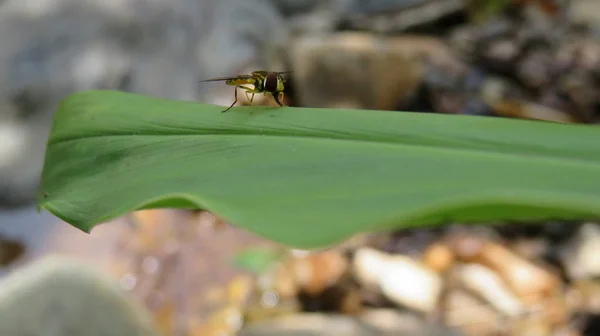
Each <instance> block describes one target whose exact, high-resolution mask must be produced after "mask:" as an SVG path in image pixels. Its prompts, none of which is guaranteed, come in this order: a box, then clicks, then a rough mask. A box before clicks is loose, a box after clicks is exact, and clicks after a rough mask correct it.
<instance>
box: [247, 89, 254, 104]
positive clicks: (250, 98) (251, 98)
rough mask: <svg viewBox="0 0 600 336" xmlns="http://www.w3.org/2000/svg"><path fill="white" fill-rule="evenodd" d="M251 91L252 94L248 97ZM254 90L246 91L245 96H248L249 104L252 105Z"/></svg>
mask: <svg viewBox="0 0 600 336" xmlns="http://www.w3.org/2000/svg"><path fill="white" fill-rule="evenodd" d="M250 93H252V96H250V97H248V94H250ZM254 94H255V93H254V92H249V91H246V98H248V101H250V105H252V100H254Z"/></svg>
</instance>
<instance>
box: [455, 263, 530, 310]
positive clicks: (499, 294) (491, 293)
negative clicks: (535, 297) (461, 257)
mask: <svg viewBox="0 0 600 336" xmlns="http://www.w3.org/2000/svg"><path fill="white" fill-rule="evenodd" d="M454 271H455V274H456V276H457V278H458V281H459V283H460V284H461V285H462V286H463V287H464V288H465V289H467V290H469V291H471V292H473V293H475V294H476V295H477V296H479V297H481V298H483V299H484V300H485V301H486V302H487V303H488V304H490V305H491V306H493V307H494V308H495V309H496V310H498V311H499V312H500V313H502V314H504V315H506V316H510V317H518V316H520V315H522V314H524V313H525V311H526V310H525V306H524V305H523V304H522V303H521V302H520V301H519V299H518V298H517V297H516V296H515V295H514V294H513V293H512V292H511V291H510V289H509V288H508V287H507V286H506V285H505V284H504V283H503V281H502V279H501V278H500V277H499V276H498V275H497V274H496V273H494V272H493V271H492V270H490V269H489V268H487V267H484V266H481V265H478V264H465V265H461V266H458V267H457V268H456V269H455V270H454Z"/></svg>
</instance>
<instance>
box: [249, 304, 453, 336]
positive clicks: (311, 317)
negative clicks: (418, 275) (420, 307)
mask: <svg viewBox="0 0 600 336" xmlns="http://www.w3.org/2000/svg"><path fill="white" fill-rule="evenodd" d="M255 335H256V336H258V335H261V336H270V335H273V336H274V335H278V336H279V335H281V336H313V335H314V336H317V335H319V336H334V335H335V336H338V335H345V336H370V335H373V336H375V335H382V336H387V335H389V336H391V335H405V336H459V335H460V333H458V332H457V331H455V330H452V329H449V328H446V327H443V326H437V325H431V324H429V323H426V322H425V321H424V320H422V319H419V318H417V317H415V316H414V315H412V314H410V313H400V312H397V311H394V310H387V309H374V310H371V311H368V312H365V313H363V314H362V315H361V316H359V317H350V316H344V315H326V314H318V313H304V314H297V315H292V316H286V317H281V318H276V319H273V320H269V321H262V322H259V323H253V324H249V325H247V326H245V327H244V328H242V330H241V331H240V332H239V333H238V336H255Z"/></svg>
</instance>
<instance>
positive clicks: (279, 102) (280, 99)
mask: <svg viewBox="0 0 600 336" xmlns="http://www.w3.org/2000/svg"><path fill="white" fill-rule="evenodd" d="M273 98H275V101H276V102H277V104H279V106H283V104H282V103H281V101H282V100H283V91H282V92H279V94H278V95H277V96H273Z"/></svg>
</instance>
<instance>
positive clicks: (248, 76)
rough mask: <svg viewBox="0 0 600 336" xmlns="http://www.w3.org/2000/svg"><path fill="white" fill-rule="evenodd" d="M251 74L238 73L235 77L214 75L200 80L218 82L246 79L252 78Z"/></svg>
mask: <svg viewBox="0 0 600 336" xmlns="http://www.w3.org/2000/svg"><path fill="white" fill-rule="evenodd" d="M252 78H253V76H251V75H240V76H236V77H215V78H210V79H204V80H201V81H200V82H219V81H231V80H238V79H239V80H248V79H252Z"/></svg>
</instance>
